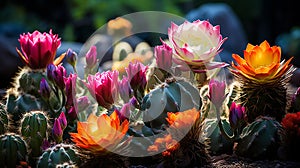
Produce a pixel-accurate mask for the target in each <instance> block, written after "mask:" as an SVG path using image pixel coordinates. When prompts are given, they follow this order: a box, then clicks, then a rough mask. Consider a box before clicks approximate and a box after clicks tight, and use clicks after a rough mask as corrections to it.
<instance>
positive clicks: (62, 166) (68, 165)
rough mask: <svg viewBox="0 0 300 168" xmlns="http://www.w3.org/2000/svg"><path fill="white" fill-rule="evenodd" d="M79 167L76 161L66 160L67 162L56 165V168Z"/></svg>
mask: <svg viewBox="0 0 300 168" xmlns="http://www.w3.org/2000/svg"><path fill="white" fill-rule="evenodd" d="M77 167H78V166H76V165H75V164H74V163H70V162H66V163H62V164H57V165H56V168H77Z"/></svg>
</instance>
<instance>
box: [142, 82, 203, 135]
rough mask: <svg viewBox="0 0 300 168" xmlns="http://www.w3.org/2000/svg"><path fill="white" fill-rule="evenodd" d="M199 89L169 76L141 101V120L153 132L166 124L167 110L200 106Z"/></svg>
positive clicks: (183, 109)
mask: <svg viewBox="0 0 300 168" xmlns="http://www.w3.org/2000/svg"><path fill="white" fill-rule="evenodd" d="M200 100H201V99H200V96H199V91H198V89H197V88H196V87H194V86H193V85H192V84H190V83H189V82H186V81H184V80H176V79H175V78H169V79H167V80H166V82H165V83H163V84H161V85H159V86H158V87H156V88H155V89H154V90H152V91H151V92H149V93H148V94H147V95H146V96H145V97H144V98H143V101H142V105H141V110H142V111H143V121H145V124H146V125H147V126H148V127H150V128H152V129H153V130H154V132H155V131H156V130H161V129H162V128H163V127H164V126H163V125H164V124H166V123H167V122H166V117H167V112H178V111H185V110H188V109H192V108H194V107H195V108H196V109H199V107H201V101H200Z"/></svg>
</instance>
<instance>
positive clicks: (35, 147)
mask: <svg viewBox="0 0 300 168" xmlns="http://www.w3.org/2000/svg"><path fill="white" fill-rule="evenodd" d="M48 121H49V120H48V118H47V116H46V115H45V114H44V113H43V112H42V111H31V112H29V113H26V114H25V115H24V117H23V119H22V120H21V125H20V126H21V127H20V132H21V135H22V136H23V137H24V139H25V140H26V142H27V144H28V146H29V149H30V151H31V152H30V156H31V157H38V156H40V155H41V153H42V150H41V146H42V143H43V141H44V140H45V139H47V138H48V133H47V129H48Z"/></svg>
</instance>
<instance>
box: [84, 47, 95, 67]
mask: <svg viewBox="0 0 300 168" xmlns="http://www.w3.org/2000/svg"><path fill="white" fill-rule="evenodd" d="M85 61H86V67H87V68H88V69H93V68H94V67H95V66H96V65H97V47H96V46H92V47H91V48H90V49H89V51H88V52H87V53H86V55H85Z"/></svg>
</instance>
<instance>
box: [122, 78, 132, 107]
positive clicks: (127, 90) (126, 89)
mask: <svg viewBox="0 0 300 168" xmlns="http://www.w3.org/2000/svg"><path fill="white" fill-rule="evenodd" d="M119 93H120V97H121V98H122V100H123V101H124V102H125V103H126V102H128V101H129V99H130V98H131V97H132V94H133V91H132V89H131V87H130V84H129V82H128V78H127V77H125V76H123V79H122V80H121V81H120V82H119Z"/></svg>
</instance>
